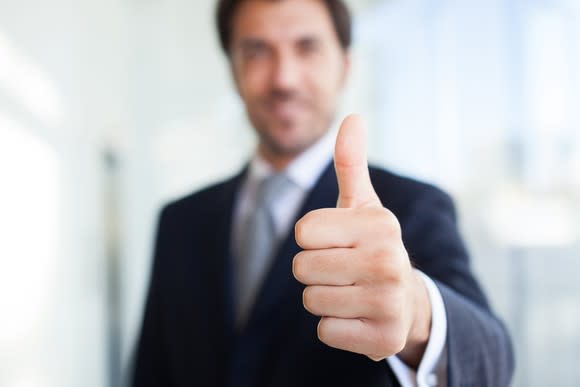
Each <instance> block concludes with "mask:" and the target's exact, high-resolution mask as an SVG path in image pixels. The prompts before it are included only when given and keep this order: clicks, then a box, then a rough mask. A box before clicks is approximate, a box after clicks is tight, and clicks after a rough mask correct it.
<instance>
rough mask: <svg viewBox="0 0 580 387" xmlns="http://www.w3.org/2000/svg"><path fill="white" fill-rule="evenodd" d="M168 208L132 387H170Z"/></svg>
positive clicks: (159, 235) (159, 231)
mask: <svg viewBox="0 0 580 387" xmlns="http://www.w3.org/2000/svg"><path fill="white" fill-rule="evenodd" d="M167 213H168V208H167V207H166V208H165V209H164V210H163V211H162V212H161V216H160V218H159V222H158V227H157V236H156V240H155V248H154V255H153V266H152V269H151V275H150V282H149V289H148V292H147V299H146V303H145V312H144V316H143V321H142V326H141V332H140V335H139V337H138V342H137V346H136V351H135V354H134V368H133V378H132V383H131V385H132V386H133V387H153V386H167V387H171V386H173V385H174V383H173V382H172V381H171V380H170V377H169V370H168V363H167V348H166V343H165V342H164V336H163V318H162V317H163V316H162V311H161V307H162V305H163V300H162V297H163V292H162V287H163V284H164V283H163V281H164V280H163V278H164V275H163V261H164V259H163V257H164V255H165V254H166V249H167V248H168V246H167V235H168V234H169V230H168V227H169V225H168V221H167V218H168V215H167Z"/></svg>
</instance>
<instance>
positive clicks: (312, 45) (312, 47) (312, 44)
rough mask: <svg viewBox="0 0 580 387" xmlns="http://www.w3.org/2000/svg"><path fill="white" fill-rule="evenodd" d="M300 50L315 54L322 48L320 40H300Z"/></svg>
mask: <svg viewBox="0 0 580 387" xmlns="http://www.w3.org/2000/svg"><path fill="white" fill-rule="evenodd" d="M298 50H299V52H300V53H301V54H302V55H310V54H314V53H316V52H317V51H319V50H320V42H319V41H318V40H316V39H314V38H304V39H300V40H299V41H298Z"/></svg>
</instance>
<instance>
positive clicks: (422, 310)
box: [398, 270, 432, 369]
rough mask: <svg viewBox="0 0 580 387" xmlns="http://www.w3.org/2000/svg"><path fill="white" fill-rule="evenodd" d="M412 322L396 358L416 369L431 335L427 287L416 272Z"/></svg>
mask: <svg viewBox="0 0 580 387" xmlns="http://www.w3.org/2000/svg"><path fill="white" fill-rule="evenodd" d="M412 276H413V282H414V286H413V297H412V299H413V321H412V323H411V327H410V329H409V334H408V336H407V341H406V344H405V348H403V350H402V351H401V352H399V354H398V356H399V357H400V358H401V360H403V361H404V362H405V363H406V364H407V365H408V366H410V367H412V368H415V369H417V368H418V366H419V363H421V359H422V358H423V354H424V353H425V349H426V347H427V343H428V342H429V336H430V334H431V314H432V310H431V302H430V300H429V292H428V290H427V286H426V285H425V282H424V281H423V278H421V275H420V273H419V272H417V271H416V270H414V271H413V274H412Z"/></svg>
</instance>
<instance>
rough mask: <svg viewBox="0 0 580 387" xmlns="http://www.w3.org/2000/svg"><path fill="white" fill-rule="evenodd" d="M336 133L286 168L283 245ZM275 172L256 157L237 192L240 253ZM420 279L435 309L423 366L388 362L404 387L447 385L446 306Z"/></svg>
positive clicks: (279, 222) (278, 226) (280, 201)
mask: <svg viewBox="0 0 580 387" xmlns="http://www.w3.org/2000/svg"><path fill="white" fill-rule="evenodd" d="M336 133H337V131H336V130H330V131H329V132H328V133H326V134H325V135H324V136H323V137H322V138H320V139H319V140H318V141H317V142H316V143H315V144H314V145H312V146H311V147H310V148H308V149H307V150H306V151H304V152H303V153H302V154H301V155H300V156H298V157H297V158H296V159H295V160H293V161H292V163H290V165H289V166H288V167H287V169H286V171H285V174H286V175H287V177H288V178H289V179H290V181H291V182H292V183H293V184H292V185H291V188H289V189H288V190H286V192H284V193H283V194H282V195H280V196H279V197H278V198H276V200H275V201H274V202H273V203H272V213H273V214H272V215H273V218H274V227H275V235H276V236H277V242H280V241H281V239H282V238H284V237H285V236H286V235H287V234H288V232H289V231H290V229H291V228H292V227H294V225H293V224H292V222H293V220H294V218H295V216H296V213H297V212H298V211H299V210H300V207H301V206H302V204H303V202H304V200H305V199H306V196H307V194H308V193H309V192H310V190H311V189H312V188H313V187H314V185H315V184H316V182H317V181H318V179H319V177H320V175H321V174H322V173H323V172H324V169H325V167H326V166H327V165H328V163H329V162H330V161H331V160H332V155H333V149H334V144H335V140H336ZM272 173H274V170H273V168H272V166H271V165H270V164H268V163H267V162H266V161H265V160H264V159H263V158H261V157H260V155H258V154H256V155H255V156H254V158H253V159H252V161H251V162H250V165H249V169H248V173H247V176H246V179H245V181H244V182H243V184H242V187H241V190H240V191H239V193H238V197H237V201H236V205H235V209H234V214H233V230H232V231H233V232H232V239H233V240H232V247H233V248H234V249H235V250H238V248H239V246H241V243H242V241H241V240H240V237H241V235H242V232H241V227H243V226H242V225H243V224H245V220H246V219H247V218H248V216H249V214H250V213H251V212H252V211H253V209H254V208H255V207H256V190H257V188H258V184H259V182H260V181H262V180H263V179H264V178H265V177H266V176H268V175H270V174H272ZM235 250H234V251H235ZM421 277H422V278H423V280H424V281H425V285H426V286H427V290H428V293H429V300H430V302H431V309H432V317H431V332H430V336H429V342H428V343H427V347H426V350H425V353H424V354H423V358H422V360H421V363H420V364H419V367H418V369H417V371H415V370H413V369H411V368H409V367H408V366H407V365H406V364H405V363H404V362H403V361H401V360H400V359H399V358H398V357H397V356H396V355H393V356H390V357H388V358H387V359H386V360H387V362H388V363H389V365H390V367H391V369H392V370H393V372H394V373H395V375H396V377H397V379H398V380H399V383H400V384H401V386H402V387H416V386H418V387H432V386H445V385H446V384H447V383H446V381H447V374H446V372H447V371H446V364H445V363H446V361H445V360H446V356H445V350H446V346H445V338H446V334H447V319H446V316H445V305H444V304H443V299H442V298H441V293H440V292H439V290H438V289H437V286H436V285H435V284H434V283H433V281H432V280H431V279H430V278H429V277H428V276H427V275H425V274H423V273H421Z"/></svg>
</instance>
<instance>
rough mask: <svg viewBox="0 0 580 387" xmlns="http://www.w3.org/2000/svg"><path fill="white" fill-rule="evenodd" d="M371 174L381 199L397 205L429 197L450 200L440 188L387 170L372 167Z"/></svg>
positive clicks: (370, 168)
mask: <svg viewBox="0 0 580 387" xmlns="http://www.w3.org/2000/svg"><path fill="white" fill-rule="evenodd" d="M369 173H370V176H371V181H372V183H373V187H374V188H375V190H376V191H377V194H378V195H379V197H380V198H381V199H385V200H388V201H393V202H397V203H402V202H412V201H415V200H418V199H424V198H427V197H439V198H442V197H443V198H447V199H449V195H448V194H447V193H446V192H444V191H443V190H442V189H440V188H439V187H437V186H435V185H433V184H430V183H426V182H423V181H420V180H416V179H413V178H410V177H407V176H402V175H399V174H396V173H394V172H392V171H389V170H387V169H383V168H379V167H375V166H371V167H369Z"/></svg>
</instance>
